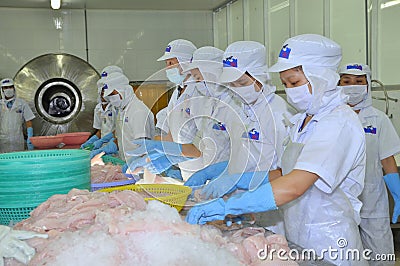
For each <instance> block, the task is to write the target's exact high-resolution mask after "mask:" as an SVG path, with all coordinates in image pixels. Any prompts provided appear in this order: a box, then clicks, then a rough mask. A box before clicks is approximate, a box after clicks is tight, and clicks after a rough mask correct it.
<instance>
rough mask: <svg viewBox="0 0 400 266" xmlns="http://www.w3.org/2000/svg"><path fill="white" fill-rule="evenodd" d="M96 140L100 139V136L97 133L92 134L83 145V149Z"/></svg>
mask: <svg viewBox="0 0 400 266" xmlns="http://www.w3.org/2000/svg"><path fill="white" fill-rule="evenodd" d="M96 140H99V137H98V136H96V135H93V136H91V137H90V138H89V139H88V140H87V141H86V142H85V143H83V144H82V145H81V149H84V148H86V147H87V146H89V145H90V144H93V143H94V142H95V141H96Z"/></svg>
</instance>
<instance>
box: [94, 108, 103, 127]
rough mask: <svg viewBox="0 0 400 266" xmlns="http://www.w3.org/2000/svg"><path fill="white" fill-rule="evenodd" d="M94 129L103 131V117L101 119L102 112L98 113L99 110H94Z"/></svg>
mask: <svg viewBox="0 0 400 266" xmlns="http://www.w3.org/2000/svg"><path fill="white" fill-rule="evenodd" d="M93 128H95V129H101V117H100V112H98V109H97V108H95V109H94V114H93Z"/></svg>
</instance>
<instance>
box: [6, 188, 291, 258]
mask: <svg viewBox="0 0 400 266" xmlns="http://www.w3.org/2000/svg"><path fill="white" fill-rule="evenodd" d="M14 229H19V230H30V231H35V232H38V233H46V234H48V236H49V237H48V239H39V238H34V239H30V240H27V243H28V244H29V245H30V246H32V247H34V248H35V249H36V254H35V256H34V257H33V258H32V260H31V261H30V262H29V265H35V266H39V265H47V266H52V265H60V266H61V265H62V266H69V265H71V266H72V265H74V266H80V265H82V266H83V265H85V266H86V265H96V266H102V265H104V266H113V265H118V266H128V265H129V266H130V265H297V263H296V262H294V261H291V260H286V259H283V260H282V258H277V257H276V256H275V255H273V256H264V257H263V258H260V256H259V254H260V250H261V249H262V250H263V251H268V250H271V249H275V250H280V249H283V250H286V251H288V250H289V247H288V243H287V241H286V239H285V238H284V237H283V236H281V235H276V234H272V235H269V236H266V234H265V230H264V229H263V228H261V227H247V228H244V229H240V230H236V231H228V232H222V231H221V230H219V229H217V228H215V227H213V226H210V225H191V224H188V223H186V222H185V221H184V217H182V216H180V215H179V213H178V212H177V210H176V209H175V208H172V207H170V206H168V205H166V204H163V203H161V202H159V201H156V200H153V201H149V202H145V201H144V199H143V197H142V196H141V195H140V194H138V193H136V192H133V191H130V190H123V191H114V192H111V193H105V192H89V191H87V190H78V189H72V190H71V191H70V192H69V193H68V194H63V195H54V196H52V197H51V198H49V199H48V200H47V201H46V202H44V203H42V204H41V205H39V206H38V207H37V208H36V209H35V210H33V211H32V213H31V217H30V218H29V219H26V220H23V221H21V222H19V223H18V224H16V225H15V226H14ZM265 257H266V258H265ZM5 262H6V263H5V265H8V266H16V265H18V266H19V265H23V264H21V263H19V262H18V261H16V260H15V259H6V261H5Z"/></svg>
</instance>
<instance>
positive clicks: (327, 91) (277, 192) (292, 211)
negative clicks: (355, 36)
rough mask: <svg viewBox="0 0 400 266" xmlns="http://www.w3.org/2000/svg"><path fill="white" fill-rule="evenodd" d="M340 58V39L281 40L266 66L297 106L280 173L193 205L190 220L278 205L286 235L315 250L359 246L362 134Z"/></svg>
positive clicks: (201, 220) (335, 260)
mask: <svg viewBox="0 0 400 266" xmlns="http://www.w3.org/2000/svg"><path fill="white" fill-rule="evenodd" d="M340 60H341V48H340V46H339V45H338V44H336V43H335V42H333V41H331V40H330V39H328V38H325V37H323V36H320V35H316V34H304V35H298V36H295V37H292V38H290V39H288V40H287V41H286V42H285V43H284V45H283V47H282V50H281V51H280V54H279V58H278V62H277V63H276V64H275V65H273V66H272V67H271V68H270V69H269V70H270V72H279V74H280V78H281V81H282V83H283V85H284V86H285V92H286V94H287V99H288V102H289V103H290V104H292V105H293V106H294V107H295V108H296V109H297V110H298V111H299V112H300V113H299V114H297V115H295V116H293V117H292V118H291V119H290V122H291V123H292V127H291V129H290V131H289V136H288V138H287V139H286V140H285V142H284V145H285V150H284V153H283V156H282V160H281V161H282V162H281V166H282V174H283V175H282V176H280V177H274V178H270V182H268V183H265V184H263V185H261V186H259V187H258V188H257V189H255V190H250V191H246V192H243V193H239V194H236V195H233V196H231V197H230V198H229V199H227V200H226V201H225V200H224V199H222V198H218V199H215V200H211V201H208V202H204V203H201V204H198V205H195V206H194V207H192V208H191V210H190V211H189V213H188V215H187V217H186V219H187V221H188V222H190V223H200V224H203V223H206V222H208V221H212V220H222V219H224V217H225V216H226V215H228V214H232V215H239V214H243V213H251V212H261V211H271V210H276V209H277V208H278V206H279V208H280V209H281V210H282V211H283V213H284V221H285V229H286V230H285V231H286V237H287V239H288V240H289V241H291V242H293V243H296V244H298V245H300V246H302V247H303V248H307V249H314V250H315V252H316V254H323V253H322V252H323V251H324V250H326V249H329V248H331V249H337V250H339V251H340V252H341V251H343V252H346V250H349V249H358V250H359V251H360V252H362V250H363V247H362V243H361V238H360V234H359V231H358V224H359V222H360V216H359V211H360V208H361V202H360V201H359V200H358V196H359V195H360V194H361V192H362V190H363V186H364V174H365V136H364V131H363V128H362V126H361V123H360V122H359V120H358V118H357V116H356V114H355V113H354V112H353V111H352V110H351V108H350V107H349V106H347V105H346V104H345V101H346V99H347V98H346V96H345V95H344V94H342V92H341V91H340V90H339V89H338V88H337V82H338V81H339V75H338V74H337V73H336V70H337V67H338V64H339V62H340ZM255 175H256V174H255ZM343 257H344V259H343ZM324 259H325V260H328V261H332V262H333V263H334V264H336V265H367V264H366V263H365V261H363V258H362V256H361V258H360V260H357V259H356V260H346V258H345V256H342V257H340V256H336V257H335V256H331V257H330V256H328V255H327V253H326V252H325V256H324ZM350 259H351V258H350Z"/></svg>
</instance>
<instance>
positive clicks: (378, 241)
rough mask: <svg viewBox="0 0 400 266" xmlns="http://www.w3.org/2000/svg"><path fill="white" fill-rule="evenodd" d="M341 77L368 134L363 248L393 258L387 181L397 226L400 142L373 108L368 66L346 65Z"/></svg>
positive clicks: (362, 219) (351, 103) (390, 125)
mask: <svg viewBox="0 0 400 266" xmlns="http://www.w3.org/2000/svg"><path fill="white" fill-rule="evenodd" d="M339 75H340V81H339V88H341V89H342V91H343V92H344V93H345V94H346V95H348V96H349V99H348V100H347V104H348V105H349V106H350V107H351V108H353V110H354V111H355V112H356V113H357V114H358V118H359V119H360V121H361V123H362V125H363V127H364V132H365V141H366V153H367V163H366V171H365V184H364V190H363V192H362V194H361V196H360V200H361V202H362V203H363V206H362V208H361V213H360V214H361V223H360V233H361V240H362V242H363V246H364V248H367V249H370V250H372V251H373V256H375V255H376V254H393V253H394V246H393V236H392V230H391V228H390V217H389V204H388V195H387V191H386V188H385V183H384V181H386V184H387V187H388V189H389V191H390V192H391V193H392V195H393V198H394V201H395V209H394V212H393V220H392V222H393V223H396V222H397V218H398V216H399V214H400V179H399V173H398V171H397V164H396V161H395V159H394V155H395V154H398V153H399V152H400V139H399V136H398V135H397V133H396V130H395V129H394V127H393V125H392V123H391V121H390V120H389V118H388V117H387V116H386V114H385V113H383V112H381V111H380V110H378V109H376V108H374V107H373V106H372V97H371V70H370V68H369V66H367V65H364V64H354V63H353V64H347V65H344V66H342V67H341V68H340V69H339ZM382 170H383V171H382ZM383 172H384V173H385V176H384V174H383ZM382 177H383V178H382ZM379 263H380V264H379ZM386 264H387V262H386ZM374 265H382V262H375V263H374Z"/></svg>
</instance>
